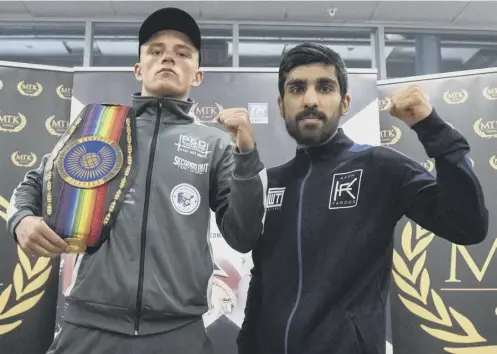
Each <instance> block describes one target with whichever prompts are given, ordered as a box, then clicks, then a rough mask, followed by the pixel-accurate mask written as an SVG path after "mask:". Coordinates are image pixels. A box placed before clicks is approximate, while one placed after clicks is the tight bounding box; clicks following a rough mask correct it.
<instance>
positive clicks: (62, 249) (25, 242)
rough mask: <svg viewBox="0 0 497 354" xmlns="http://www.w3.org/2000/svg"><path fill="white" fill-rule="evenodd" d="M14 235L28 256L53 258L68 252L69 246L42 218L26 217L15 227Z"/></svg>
mask: <svg viewBox="0 0 497 354" xmlns="http://www.w3.org/2000/svg"><path fill="white" fill-rule="evenodd" d="M15 233H16V235H17V242H18V243H19V246H21V248H22V249H23V250H24V252H26V253H28V254H33V255H35V256H39V257H55V256H57V255H59V254H61V253H67V252H69V251H70V250H69V245H68V244H67V243H66V242H65V241H64V240H63V239H62V237H60V236H59V235H57V234H56V233H55V232H53V230H52V229H51V228H50V227H49V226H48V225H47V224H45V222H44V221H43V218H41V217H38V216H26V217H25V218H23V219H22V220H21V222H20V223H19V224H18V225H17V227H16V230H15Z"/></svg>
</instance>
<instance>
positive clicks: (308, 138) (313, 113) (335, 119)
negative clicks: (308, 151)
mask: <svg viewBox="0 0 497 354" xmlns="http://www.w3.org/2000/svg"><path fill="white" fill-rule="evenodd" d="M306 118H314V119H319V120H320V121H321V122H322V125H321V126H320V127H315V126H306V124H305V123H301V121H303V120H305V119H306ZM339 121H340V116H339V115H338V114H334V115H333V116H331V117H327V116H326V114H325V113H323V112H320V111H319V110H318V109H317V108H316V107H310V108H306V109H305V110H303V111H302V112H300V113H299V114H297V116H296V117H295V119H289V118H286V117H285V126H286V130H287V132H288V134H289V135H290V136H291V137H292V138H293V139H294V140H295V141H296V142H297V144H299V145H305V146H315V145H320V144H322V143H324V142H325V141H327V140H329V139H330V138H331V136H332V135H333V134H334V133H335V132H336V130H337V129H338V123H339Z"/></svg>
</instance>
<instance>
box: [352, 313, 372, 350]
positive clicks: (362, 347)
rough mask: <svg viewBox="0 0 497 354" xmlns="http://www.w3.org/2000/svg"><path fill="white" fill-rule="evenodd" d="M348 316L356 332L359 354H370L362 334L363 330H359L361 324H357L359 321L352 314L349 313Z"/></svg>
mask: <svg viewBox="0 0 497 354" xmlns="http://www.w3.org/2000/svg"><path fill="white" fill-rule="evenodd" d="M347 316H348V317H349V320H350V323H351V325H352V328H353V331H354V335H355V339H356V344H357V354H368V351H367V347H366V344H365V342H364V337H363V335H362V333H361V329H360V328H359V324H358V323H357V319H356V318H355V317H354V315H353V314H351V313H350V312H347Z"/></svg>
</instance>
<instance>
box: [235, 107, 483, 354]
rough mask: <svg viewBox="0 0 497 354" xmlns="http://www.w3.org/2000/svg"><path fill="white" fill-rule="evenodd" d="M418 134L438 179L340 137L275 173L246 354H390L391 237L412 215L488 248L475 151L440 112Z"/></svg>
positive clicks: (244, 332) (244, 337)
mask: <svg viewBox="0 0 497 354" xmlns="http://www.w3.org/2000/svg"><path fill="white" fill-rule="evenodd" d="M412 129H413V130H414V131H415V132H416V133H417V135H418V138H419V140H420V141H421V143H422V144H423V146H424V148H425V150H426V152H427V154H428V156H429V157H431V158H434V159H435V163H436V168H437V177H434V176H433V175H432V174H430V173H429V172H428V171H426V170H425V169H424V168H423V167H422V166H421V165H420V164H419V163H417V162H415V161H413V160H411V159H409V158H408V157H406V156H404V155H402V154H400V153H399V152H396V151H395V150H393V149H390V148H387V147H382V146H377V147H372V146H363V145H357V144H354V142H353V141H351V140H350V139H349V138H348V137H347V136H346V135H345V134H344V132H343V131H342V130H341V129H340V130H339V131H338V132H337V134H336V135H335V137H334V138H333V139H332V140H331V141H330V142H329V143H327V144H325V145H322V146H318V147H312V148H309V149H301V150H297V153H296V156H295V158H294V159H292V160H291V161H289V162H288V163H287V164H285V165H283V166H279V167H276V168H273V169H270V170H269V171H268V188H269V189H268V195H267V201H266V203H267V214H266V220H265V226H264V231H263V234H262V236H261V238H260V239H259V242H258V244H257V246H256V248H255V249H254V250H253V253H252V256H253V261H254V268H253V270H252V280H251V283H250V287H249V292H248V299H247V306H246V310H245V321H244V323H243V325H242V329H241V331H240V334H239V337H238V345H239V353H240V354H381V353H385V302H386V298H387V294H388V286H389V282H390V272H391V264H392V249H393V239H394V238H393V234H394V228H395V226H396V224H397V222H398V221H399V220H400V219H401V218H402V217H403V216H404V215H405V216H407V217H408V218H410V219H411V220H413V221H414V222H416V223H417V224H419V225H420V226H422V227H423V228H425V229H427V230H430V231H432V232H434V233H435V234H436V235H437V236H440V237H442V238H444V239H447V240H449V241H451V242H454V243H457V244H462V245H469V244H476V243H479V242H481V241H483V240H484V239H485V237H486V234H487V231H488V211H487V209H486V207H485V203H484V197H483V192H482V188H481V186H480V183H479V181H478V179H477V177H476V176H475V174H474V172H473V171H472V169H471V165H470V163H469V162H468V159H467V157H466V155H467V153H468V152H469V145H468V142H467V141H466V139H465V138H464V137H462V136H461V135H460V134H459V133H458V132H457V131H455V130H454V129H452V128H451V127H449V126H448V125H447V124H446V123H445V122H444V121H443V120H442V119H441V118H440V117H439V116H438V115H437V113H436V112H435V111H433V112H432V113H431V114H430V116H429V117H428V118H427V119H426V120H424V121H421V122H419V123H417V124H415V125H414V126H413V127H412Z"/></svg>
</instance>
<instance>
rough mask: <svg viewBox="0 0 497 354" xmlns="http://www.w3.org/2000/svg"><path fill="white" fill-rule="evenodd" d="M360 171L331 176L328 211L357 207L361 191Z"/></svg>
mask: <svg viewBox="0 0 497 354" xmlns="http://www.w3.org/2000/svg"><path fill="white" fill-rule="evenodd" d="M361 179H362V170H355V171H350V172H344V173H335V174H334V175H333V185H332V187H331V193H330V203H329V209H343V208H353V207H355V206H357V202H358V200H359V191H360V189H361Z"/></svg>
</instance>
